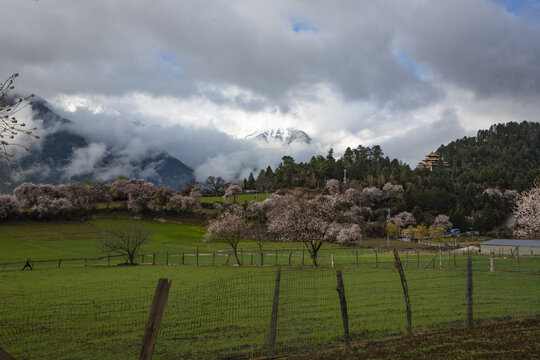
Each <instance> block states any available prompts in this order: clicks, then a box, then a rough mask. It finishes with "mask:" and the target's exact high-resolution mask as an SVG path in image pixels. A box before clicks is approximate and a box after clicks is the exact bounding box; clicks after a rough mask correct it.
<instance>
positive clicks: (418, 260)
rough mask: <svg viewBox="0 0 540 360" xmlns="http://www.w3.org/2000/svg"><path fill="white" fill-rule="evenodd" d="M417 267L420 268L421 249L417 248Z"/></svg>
mask: <svg viewBox="0 0 540 360" xmlns="http://www.w3.org/2000/svg"><path fill="white" fill-rule="evenodd" d="M416 268H417V269H420V250H416Z"/></svg>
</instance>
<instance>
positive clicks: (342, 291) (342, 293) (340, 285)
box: [336, 270, 351, 347]
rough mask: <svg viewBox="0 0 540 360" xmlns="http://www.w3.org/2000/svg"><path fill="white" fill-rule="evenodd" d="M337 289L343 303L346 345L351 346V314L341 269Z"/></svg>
mask: <svg viewBox="0 0 540 360" xmlns="http://www.w3.org/2000/svg"><path fill="white" fill-rule="evenodd" d="M336 275H337V286H336V290H337V292H338V295H339V303H340V304H341V319H342V320H343V331H344V333H345V345H347V347H349V346H351V338H350V335H349V314H348V313H347V299H345V286H344V285H343V274H342V272H341V270H338V271H337V273H336Z"/></svg>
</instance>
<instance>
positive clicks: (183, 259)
mask: <svg viewBox="0 0 540 360" xmlns="http://www.w3.org/2000/svg"><path fill="white" fill-rule="evenodd" d="M185 257H186V254H185V253H184V252H182V265H185V264H186V263H185Z"/></svg>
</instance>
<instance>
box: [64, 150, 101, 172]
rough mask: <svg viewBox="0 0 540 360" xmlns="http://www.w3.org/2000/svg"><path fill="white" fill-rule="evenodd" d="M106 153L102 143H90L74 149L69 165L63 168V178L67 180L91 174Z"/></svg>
mask: <svg viewBox="0 0 540 360" xmlns="http://www.w3.org/2000/svg"><path fill="white" fill-rule="evenodd" d="M106 153H107V146H106V145H105V144H103V143H92V144H89V145H88V146H86V147H84V148H79V149H76V150H75V151H73V155H72V157H71V161H70V163H69V164H68V165H66V167H65V168H64V176H65V177H66V179H69V178H71V177H74V176H79V175H84V174H90V173H92V171H93V169H94V167H96V165H97V164H98V162H99V161H100V160H101V159H103V157H104V156H105V154H106Z"/></svg>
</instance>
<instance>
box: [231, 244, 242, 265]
mask: <svg viewBox="0 0 540 360" xmlns="http://www.w3.org/2000/svg"><path fill="white" fill-rule="evenodd" d="M232 248H233V253H234V257H235V259H236V263H237V264H238V265H242V263H241V262H240V259H239V258H238V252H237V251H236V248H237V246H233V247H232Z"/></svg>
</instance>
